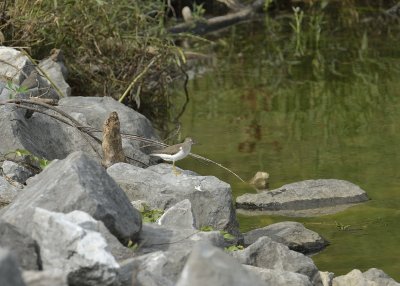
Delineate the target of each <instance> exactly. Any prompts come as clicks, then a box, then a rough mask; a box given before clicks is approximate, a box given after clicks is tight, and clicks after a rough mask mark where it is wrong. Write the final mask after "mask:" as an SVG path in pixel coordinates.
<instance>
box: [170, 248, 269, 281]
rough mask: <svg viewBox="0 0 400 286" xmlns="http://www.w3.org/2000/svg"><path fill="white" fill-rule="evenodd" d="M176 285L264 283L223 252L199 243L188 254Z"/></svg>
mask: <svg viewBox="0 0 400 286" xmlns="http://www.w3.org/2000/svg"><path fill="white" fill-rule="evenodd" d="M176 285H177V286H203V285H219V286H243V285H253V286H256V285H260V286H261V285H265V283H264V282H263V281H262V280H261V279H260V278H258V277H257V276H256V275H255V274H253V273H252V272H250V271H248V270H246V269H245V268H244V267H243V266H242V265H240V264H239V263H238V262H237V261H235V260H234V259H232V257H230V256H229V255H228V254H226V253H225V252H224V251H223V250H221V249H219V248H216V247H214V246H211V245H209V244H207V243H199V244H197V245H196V246H195V247H194V249H193V251H192V253H191V254H190V256H189V258H188V260H187V262H186V264H185V267H184V268H183V271H182V273H181V276H180V278H179V280H178V282H177V284H176Z"/></svg>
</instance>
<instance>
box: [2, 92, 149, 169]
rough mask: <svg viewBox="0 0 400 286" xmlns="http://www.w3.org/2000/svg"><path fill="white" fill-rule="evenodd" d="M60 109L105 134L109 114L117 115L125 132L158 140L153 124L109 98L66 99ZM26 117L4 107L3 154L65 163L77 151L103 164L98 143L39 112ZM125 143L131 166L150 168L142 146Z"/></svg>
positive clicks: (17, 111)
mask: <svg viewBox="0 0 400 286" xmlns="http://www.w3.org/2000/svg"><path fill="white" fill-rule="evenodd" d="M7 99H8V98H7ZM57 108H59V109H60V110H62V111H64V112H66V113H67V114H70V115H71V116H72V117H74V118H79V120H78V121H79V122H83V124H82V125H84V126H86V124H90V126H91V127H94V128H96V129H99V130H102V128H103V123H104V120H105V119H106V118H107V117H108V116H109V114H110V113H111V112H112V111H117V113H118V116H119V118H120V122H121V132H123V133H129V134H134V135H139V136H144V137H146V138H152V139H156V138H157V137H156V134H155V131H154V129H153V127H152V126H151V123H150V121H149V120H147V119H146V118H145V117H144V116H143V115H141V114H139V113H137V112H136V111H134V110H132V109H130V108H129V107H126V106H124V105H123V104H121V103H119V102H117V101H115V100H114V99H112V98H109V97H101V98H100V97H95V98H93V97H69V98H64V99H62V100H60V102H59V106H58V107H57ZM25 114H26V110H24V109H21V108H17V107H15V106H14V107H13V106H0V138H2V142H1V143H2V144H0V152H1V153H7V152H9V151H10V150H15V149H24V150H28V151H29V152H31V153H32V154H33V155H35V156H37V157H40V158H46V159H48V160H53V159H63V158H65V157H66V156H68V155H69V154H70V153H72V152H74V151H84V152H86V153H88V154H90V156H91V157H93V158H96V160H98V161H100V160H101V159H100V156H99V154H101V145H100V144H99V142H97V141H96V140H95V139H93V138H91V137H89V136H88V135H86V134H84V133H82V132H80V131H79V130H77V129H76V128H74V127H71V126H68V125H66V124H65V123H62V122H60V121H57V120H56V119H54V118H51V117H49V116H47V115H44V114H40V113H38V112H35V113H34V114H33V115H32V117H30V118H28V119H27V118H25ZM60 116H61V115H60ZM61 117H62V116H61ZM94 136H95V137H96V138H101V137H102V134H101V132H96V133H94ZM50 139H51V140H50ZM122 143H123V148H124V152H125V155H126V156H128V157H129V158H132V160H131V159H129V162H132V163H134V164H137V165H139V166H147V165H149V164H150V157H149V156H148V155H146V154H145V153H144V152H143V151H142V149H140V148H139V147H141V146H142V145H143V144H142V143H140V142H138V141H135V140H133V139H126V138H125V139H123V142H122ZM135 160H136V161H135ZM141 162H142V163H141Z"/></svg>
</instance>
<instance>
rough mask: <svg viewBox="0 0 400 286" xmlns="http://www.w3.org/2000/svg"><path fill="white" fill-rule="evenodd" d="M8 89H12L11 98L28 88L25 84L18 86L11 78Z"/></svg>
mask: <svg viewBox="0 0 400 286" xmlns="http://www.w3.org/2000/svg"><path fill="white" fill-rule="evenodd" d="M6 89H8V90H9V91H11V93H10V99H13V98H14V97H15V96H16V95H17V94H18V93H24V92H26V91H27V89H26V88H25V87H23V86H18V85H16V84H14V83H13V82H12V81H11V80H10V81H8V82H7V85H6Z"/></svg>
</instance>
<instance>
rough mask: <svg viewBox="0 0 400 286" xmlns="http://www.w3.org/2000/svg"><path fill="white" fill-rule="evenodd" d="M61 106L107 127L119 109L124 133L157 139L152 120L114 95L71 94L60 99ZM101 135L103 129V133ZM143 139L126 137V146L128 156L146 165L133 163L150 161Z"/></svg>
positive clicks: (124, 142) (90, 121) (67, 110)
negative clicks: (111, 114)
mask: <svg viewBox="0 0 400 286" xmlns="http://www.w3.org/2000/svg"><path fill="white" fill-rule="evenodd" d="M59 108H60V109H62V110H63V111H65V112H67V113H69V114H70V113H74V114H75V116H76V114H77V113H80V114H81V115H82V116H83V117H84V118H85V121H86V122H87V124H89V125H90V126H92V127H94V128H97V129H99V130H103V123H104V121H105V120H106V119H107V118H108V116H109V115H110V113H111V112H113V111H116V112H117V113H118V118H119V121H120V123H121V133H125V134H133V135H137V136H142V137H146V138H150V139H157V138H158V137H157V135H156V132H155V130H154V128H153V127H152V125H151V123H150V121H149V120H148V119H147V118H146V117H145V116H143V115H142V114H140V113H138V112H136V111H134V110H133V109H131V108H129V107H127V106H125V105H123V104H122V103H119V102H118V101H116V100H114V99H113V98H111V97H88V96H85V97H79V96H76V97H75V96H74V97H68V98H63V99H61V100H60V101H59ZM99 135H101V133H100V134H99ZM142 146H143V143H141V142H139V141H137V140H133V139H128V138H122V147H123V150H124V153H125V155H126V156H128V157H130V158H133V159H135V160H138V161H140V162H142V163H144V164H145V165H143V164H141V163H138V162H135V161H132V160H131V161H129V162H130V163H132V164H135V165H136V164H137V165H138V166H140V167H144V166H146V165H149V164H150V156H148V155H146V154H145V153H144V152H143V148H141V147H142Z"/></svg>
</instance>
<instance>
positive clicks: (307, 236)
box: [243, 221, 328, 254]
mask: <svg viewBox="0 0 400 286" xmlns="http://www.w3.org/2000/svg"><path fill="white" fill-rule="evenodd" d="M243 236H244V245H245V246H248V245H250V244H253V243H254V242H256V241H257V239H259V238H260V237H262V236H268V237H269V238H271V239H272V240H273V241H276V242H279V243H282V244H284V245H286V246H287V247H289V249H291V250H294V251H297V252H301V253H304V254H309V253H315V252H318V251H320V250H322V249H323V248H325V246H327V245H328V242H327V241H326V240H325V239H324V238H322V237H321V236H320V235H319V234H318V233H316V232H314V231H312V230H309V229H307V228H305V227H304V225H303V224H301V223H299V222H294V221H284V222H278V223H274V224H271V225H268V226H266V227H263V228H258V229H254V230H251V231H249V232H246V233H244V234H243Z"/></svg>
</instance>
